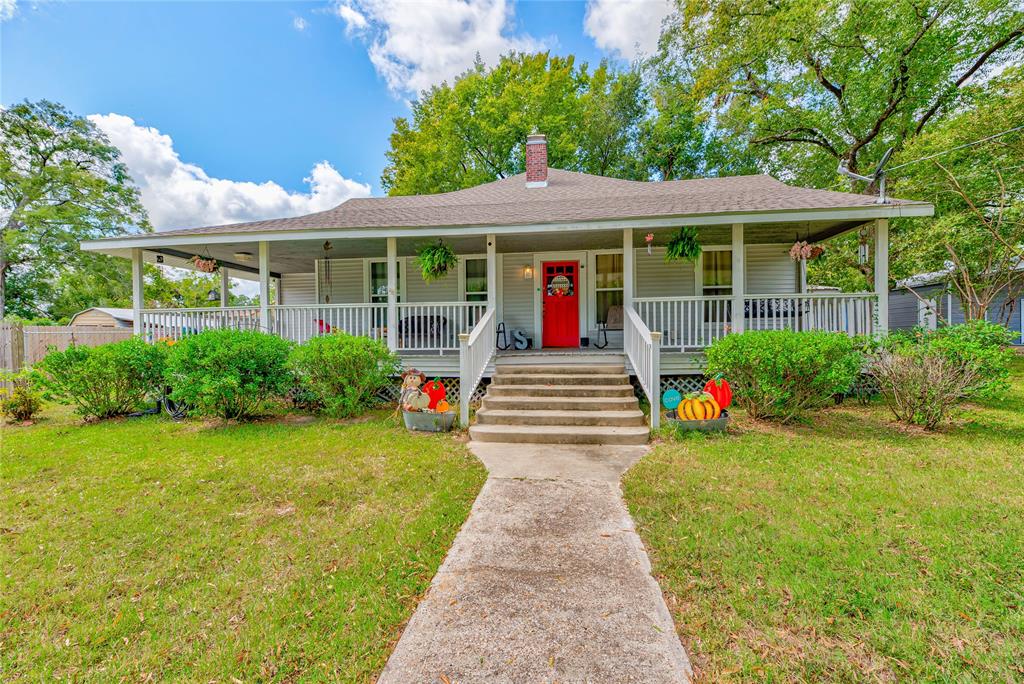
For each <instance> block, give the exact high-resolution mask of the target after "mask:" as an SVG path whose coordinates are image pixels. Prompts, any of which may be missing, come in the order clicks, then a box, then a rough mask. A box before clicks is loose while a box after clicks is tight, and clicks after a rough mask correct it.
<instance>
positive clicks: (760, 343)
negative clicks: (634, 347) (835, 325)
mask: <svg viewBox="0 0 1024 684" xmlns="http://www.w3.org/2000/svg"><path fill="white" fill-rule="evenodd" d="M862 363H863V356H862V355H861V353H860V352H858V351H857V347H856V343H855V341H854V340H852V339H850V338H849V337H847V336H846V335H843V334H840V333H827V332H792V331H788V330H758V331H750V332H745V333H741V334H738V335H727V336H725V337H723V338H721V339H720V340H718V341H717V342H715V343H714V344H713V345H711V347H709V348H708V350H707V373H708V374H709V375H718V374H721V375H722V376H724V377H725V378H726V379H728V380H729V382H730V383H731V384H732V386H733V390H734V393H733V401H734V402H735V403H736V404H738V405H739V406H741V407H742V408H744V409H745V410H746V411H747V413H748V414H749V415H750V416H751V417H753V418H767V419H772V420H778V421H780V422H784V423H785V422H788V421H791V420H793V419H794V418H796V417H798V416H799V415H800V414H801V413H803V412H804V411H806V410H808V409H811V408H815V407H818V406H823V405H824V404H826V403H828V402H829V401H831V400H832V397H833V395H835V394H839V393H843V392H846V391H848V390H849V389H850V387H851V386H852V385H853V382H854V380H855V379H856V377H857V374H858V372H859V371H860V368H861V365H862Z"/></svg>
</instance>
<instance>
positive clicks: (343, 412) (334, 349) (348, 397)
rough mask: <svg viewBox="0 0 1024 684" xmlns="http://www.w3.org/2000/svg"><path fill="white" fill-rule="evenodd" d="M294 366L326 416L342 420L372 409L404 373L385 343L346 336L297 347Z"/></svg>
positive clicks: (327, 336) (306, 388) (343, 334)
mask: <svg viewBox="0 0 1024 684" xmlns="http://www.w3.org/2000/svg"><path fill="white" fill-rule="evenodd" d="M290 365H291V367H292V370H294V372H295V375H296V377H297V378H298V380H299V382H300V383H301V385H302V387H303V388H304V389H305V390H307V391H308V392H309V393H310V394H311V395H312V397H313V398H314V400H315V401H316V403H317V404H318V405H319V406H320V407H322V409H323V411H324V413H326V414H328V415H331V416H335V417H339V418H342V417H347V416H353V415H357V414H359V413H362V412H363V411H365V410H367V409H368V408H370V406H371V405H372V404H373V402H374V401H375V397H376V395H377V393H378V392H379V391H380V390H381V389H383V388H384V387H387V386H388V385H389V384H391V383H393V382H394V376H395V375H396V374H397V373H398V372H399V370H400V369H401V362H400V361H399V359H398V357H397V356H396V355H395V354H393V353H392V352H391V351H390V350H389V349H388V348H387V345H386V344H384V343H383V342H381V341H379V340H371V339H369V338H367V337H356V336H354V335H347V334H345V333H338V334H333V335H326V336H324V337H314V338H313V339H311V340H309V341H308V342H306V343H305V344H303V345H301V346H299V347H296V348H295V349H293V350H292V354H291V359H290Z"/></svg>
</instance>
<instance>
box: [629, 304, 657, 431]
mask: <svg viewBox="0 0 1024 684" xmlns="http://www.w3.org/2000/svg"><path fill="white" fill-rule="evenodd" d="M624 309H625V317H624V318H625V320H623V323H622V341H623V346H624V347H625V351H626V356H627V357H628V358H629V363H630V365H631V366H633V372H634V373H635V374H636V377H637V380H639V381H640V386H641V387H642V388H643V390H644V394H646V395H647V401H648V403H649V404H650V405H651V428H652V429H657V427H658V425H659V424H660V423H661V401H660V394H661V333H659V332H651V331H650V330H649V329H648V328H647V325H646V324H645V323H644V321H643V319H642V318H640V314H638V313H637V312H636V311H635V310H634V309H633V308H632V307H629V306H626V307H624Z"/></svg>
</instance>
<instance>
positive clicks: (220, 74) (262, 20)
mask: <svg viewBox="0 0 1024 684" xmlns="http://www.w3.org/2000/svg"><path fill="white" fill-rule="evenodd" d="M664 8H665V1H664V0H631V1H630V2H626V3H623V2H621V1H618V0H589V1H588V2H518V3H514V2H512V1H511V0H468V1H467V0H433V1H432V2H418V3H397V2H393V1H391V0H336V1H331V2H142V1H137V2H46V3H32V2H26V1H25V0H0V19H2V23H0V102H2V104H4V105H9V104H11V103H13V102H16V101H19V100H22V99H25V98H28V99H38V98H48V99H52V100H56V101H58V102H61V103H63V104H65V105H67V106H68V107H69V108H71V109H72V110H73V111H75V112H76V113H80V114H87V115H97V116H96V117H95V118H94V121H96V123H97V124H98V125H100V127H101V128H102V129H103V130H104V131H105V132H106V133H107V134H108V135H109V136H110V137H111V139H112V140H113V141H114V142H115V144H118V146H119V147H121V148H122V151H123V152H124V155H125V159H126V161H127V162H128V165H129V168H130V170H131V171H132V173H133V176H134V177H135V178H136V180H137V181H138V182H139V184H140V187H142V189H143V200H144V202H145V203H146V206H147V209H149V211H150V214H151V217H152V219H153V222H154V224H155V225H156V226H157V227H158V228H169V227H181V226H185V225H195V224H197V223H199V224H209V223H219V222H232V221H236V220H250V219H255V218H264V217H266V216H276V215H288V214H297V213H305V212H308V211H315V210H319V209H324V208H328V207H329V206H333V205H334V204H337V203H338V202H340V201H342V200H344V199H346V198H347V197H351V196H358V195H365V194H368V193H372V194H380V187H379V184H380V181H379V178H380V173H381V170H382V168H383V166H384V163H385V158H384V152H385V150H386V149H387V145H388V135H389V133H390V132H391V129H392V124H391V120H392V118H393V117H395V116H403V115H406V114H407V113H408V112H409V109H408V100H409V99H410V98H413V97H415V93H416V92H417V91H418V89H419V88H421V87H424V86H428V85H430V84H432V83H437V82H439V81H440V80H442V79H445V78H451V77H452V76H453V75H454V74H456V73H459V72H460V71H461V70H462V69H464V68H465V66H467V65H468V64H469V63H470V62H471V61H472V59H473V56H474V55H475V54H476V53H477V52H479V53H480V54H481V55H482V56H483V57H484V59H485V61H488V62H493V60H494V59H495V58H496V56H497V55H499V54H501V53H503V52H506V51H508V50H510V49H542V48H547V49H551V50H552V51H554V52H556V53H559V54H567V53H573V54H575V55H577V56H578V57H579V58H580V59H583V60H586V61H589V62H591V63H594V62H597V61H599V60H600V59H601V58H603V57H611V58H615V59H631V58H632V57H634V56H636V54H637V52H638V50H644V49H645V48H646V49H648V50H649V49H651V47H652V46H653V44H654V41H656V40H657V30H658V25H659V24H660V20H661V17H662V16H664V14H665V9H664ZM325 162H326V163H325Z"/></svg>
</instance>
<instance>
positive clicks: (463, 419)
mask: <svg viewBox="0 0 1024 684" xmlns="http://www.w3.org/2000/svg"><path fill="white" fill-rule="evenodd" d="M496 318H497V314H496V313H495V310H494V309H491V310H490V311H487V313H485V314H484V315H483V317H482V318H481V319H480V321H479V322H478V323H477V324H476V326H474V327H473V330H472V332H469V333H460V334H459V422H460V423H461V424H462V426H463V427H469V402H470V400H471V399H472V398H473V392H474V391H476V386H477V385H479V384H480V380H481V379H483V377H484V371H485V370H486V369H487V364H489V363H490V362H491V358H492V357H493V356H494V352H495V350H496V349H497V346H496V339H497V338H496V329H497V323H496V321H495V319H496Z"/></svg>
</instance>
